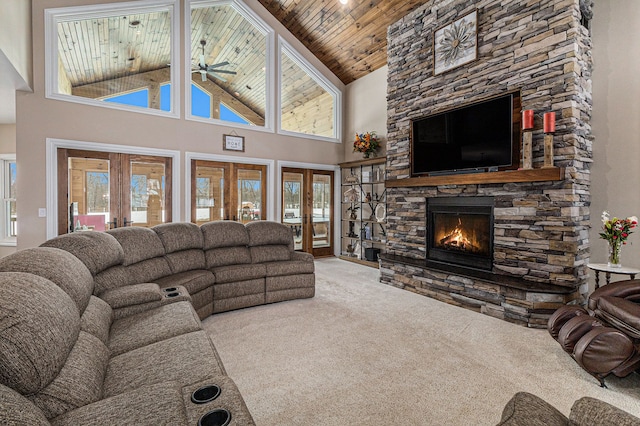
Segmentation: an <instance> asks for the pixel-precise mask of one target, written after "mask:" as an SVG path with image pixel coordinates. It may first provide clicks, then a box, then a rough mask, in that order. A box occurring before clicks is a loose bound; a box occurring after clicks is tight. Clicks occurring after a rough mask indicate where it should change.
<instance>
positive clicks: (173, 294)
mask: <svg viewBox="0 0 640 426" xmlns="http://www.w3.org/2000/svg"><path fill="white" fill-rule="evenodd" d="M165 296H166V297H176V296H180V293H178V292H177V291H174V292H173V293H167V294H165Z"/></svg>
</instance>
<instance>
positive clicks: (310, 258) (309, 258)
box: [291, 251, 313, 262]
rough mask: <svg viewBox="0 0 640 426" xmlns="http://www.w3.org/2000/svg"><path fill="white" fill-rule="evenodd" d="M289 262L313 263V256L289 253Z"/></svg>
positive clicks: (297, 252) (302, 253)
mask: <svg viewBox="0 0 640 426" xmlns="http://www.w3.org/2000/svg"><path fill="white" fill-rule="evenodd" d="M291 260H302V261H304V262H313V255H312V254H311V253H304V252H301V251H294V252H293V253H291Z"/></svg>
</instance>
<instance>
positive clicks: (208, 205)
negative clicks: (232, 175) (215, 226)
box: [195, 166, 225, 224]
mask: <svg viewBox="0 0 640 426" xmlns="http://www.w3.org/2000/svg"><path fill="white" fill-rule="evenodd" d="M195 186H196V223H197V224H202V223H205V222H211V221H213V220H223V219H224V218H225V212H224V203H225V199H224V169H223V168H222V167H208V166H196V181H195Z"/></svg>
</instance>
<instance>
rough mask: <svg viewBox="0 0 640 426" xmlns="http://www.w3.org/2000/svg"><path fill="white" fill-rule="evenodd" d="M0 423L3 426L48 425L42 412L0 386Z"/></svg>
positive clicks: (22, 397)
mask: <svg viewBox="0 0 640 426" xmlns="http://www.w3.org/2000/svg"><path fill="white" fill-rule="evenodd" d="M0 401H2V403H0V422H1V423H2V424H4V425H15V426H18V425H29V426H47V425H50V423H49V421H48V420H47V418H46V417H45V416H44V413H43V412H42V410H40V409H39V408H38V407H36V405H35V404H34V403H33V402H31V401H29V400H28V399H27V398H25V397H24V396H22V395H20V394H19V393H18V392H16V391H14V390H13V389H11V388H8V387H6V386H3V385H0Z"/></svg>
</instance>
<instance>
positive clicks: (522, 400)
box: [498, 392, 570, 426]
mask: <svg viewBox="0 0 640 426" xmlns="http://www.w3.org/2000/svg"><path fill="white" fill-rule="evenodd" d="M569 424H570V423H569V419H567V418H566V417H565V416H564V415H563V414H562V413H561V412H560V411H558V410H557V409H556V408H555V407H553V406H552V405H550V404H548V403H547V402H546V401H544V400H543V399H541V398H538V397H537V396H535V395H533V394H530V393H527V392H518V393H516V394H515V395H514V396H513V397H512V398H511V399H510V400H509V402H507V405H505V407H504V409H503V411H502V418H501V419H500V423H498V426H568V425H569Z"/></svg>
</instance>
